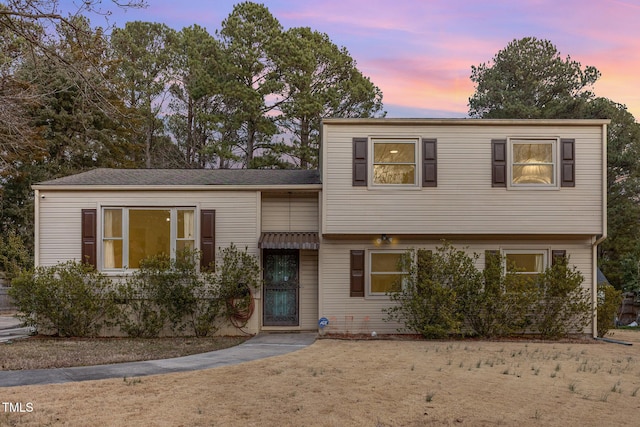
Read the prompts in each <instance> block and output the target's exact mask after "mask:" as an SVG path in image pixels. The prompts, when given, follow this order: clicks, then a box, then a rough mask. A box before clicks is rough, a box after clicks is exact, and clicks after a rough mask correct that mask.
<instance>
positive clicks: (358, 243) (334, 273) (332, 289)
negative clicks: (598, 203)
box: [319, 239, 592, 334]
mask: <svg viewBox="0 0 640 427" xmlns="http://www.w3.org/2000/svg"><path fill="white" fill-rule="evenodd" d="M451 243H452V244H453V245H454V246H455V247H456V248H459V249H464V250H465V251H467V252H468V253H469V254H473V253H474V252H475V253H478V254H479V255H480V257H479V258H478V260H477V267H478V268H479V269H483V268H484V252H485V251H486V250H508V249H512V250H513V249H517V250H545V251H547V252H548V254H549V255H548V256H549V257H550V255H551V250H554V249H556V250H566V251H567V256H568V257H569V263H570V265H575V266H576V267H577V269H578V270H579V271H580V272H581V273H582V275H583V276H584V282H583V285H582V286H583V287H584V288H585V289H587V290H590V289H591V285H592V251H591V242H590V240H589V239H581V240H558V241H541V240H511V241H509V242H508V243H505V242H500V241H496V240H455V241H451ZM439 246H441V242H439V241H427V240H424V241H418V240H416V241H411V242H405V243H402V244H398V245H391V246H389V247H382V246H376V245H375V244H374V243H373V242H372V241H366V240H348V241H346V240H329V239H324V240H323V242H322V246H321V248H320V263H321V264H322V269H321V274H320V283H321V284H322V286H321V288H320V301H319V303H320V312H319V315H320V317H323V316H324V317H326V318H328V319H329V326H328V327H326V328H325V329H324V332H326V333H337V334H345V333H346V334H370V333H371V332H372V331H376V332H377V333H379V334H380V333H384V334H392V333H398V328H402V325H401V324H397V323H395V322H386V321H384V320H383V319H384V317H385V315H384V313H383V312H382V310H383V309H384V308H387V307H389V306H390V304H391V302H390V300H389V298H388V297H386V296H385V297H378V296H368V295H367V289H368V280H369V279H368V268H369V266H368V263H369V253H370V251H372V250H379V249H385V250H386V249H399V250H402V251H404V250H407V249H409V248H424V249H430V250H435V249H436V248H437V247H439ZM355 249H364V250H365V253H366V256H365V271H366V272H367V273H365V274H366V277H367V280H366V282H367V284H366V285H365V297H360V298H354V297H349V272H350V271H349V269H350V264H349V253H350V251H351V250H355ZM588 331H589V329H585V333H586V332H588Z"/></svg>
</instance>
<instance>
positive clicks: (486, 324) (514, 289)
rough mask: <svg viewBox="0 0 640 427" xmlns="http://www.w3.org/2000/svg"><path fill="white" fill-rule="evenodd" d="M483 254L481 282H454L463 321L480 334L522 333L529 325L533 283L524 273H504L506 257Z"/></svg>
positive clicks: (503, 334)
mask: <svg viewBox="0 0 640 427" xmlns="http://www.w3.org/2000/svg"><path fill="white" fill-rule="evenodd" d="M485 257H486V259H485V268H484V270H483V272H482V274H481V282H480V283H477V282H475V281H474V282H462V283H456V284H455V287H456V289H457V292H458V303H459V305H460V310H461V311H462V313H463V315H464V318H465V323H466V325H467V326H468V327H469V328H471V329H472V330H473V332H474V333H475V334H476V335H479V336H482V337H494V336H506V335H512V334H514V333H517V332H521V331H523V330H524V328H526V326H527V324H528V316H527V314H528V312H529V309H530V307H531V304H532V303H533V301H534V299H535V297H536V294H535V286H534V283H533V281H532V280H531V279H530V278H529V277H527V276H526V275H522V274H516V273H515V272H514V271H507V272H506V273H505V272H504V263H505V262H506V260H505V258H504V257H503V256H501V255H500V254H498V253H495V254H494V253H491V252H487V253H486V254H485ZM474 258H477V256H475V257H474ZM507 270H511V269H507Z"/></svg>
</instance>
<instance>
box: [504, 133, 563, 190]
mask: <svg viewBox="0 0 640 427" xmlns="http://www.w3.org/2000/svg"><path fill="white" fill-rule="evenodd" d="M522 141H531V142H532V143H536V142H540V143H544V142H552V144H553V148H552V153H553V181H554V182H553V184H514V183H513V144H514V143H519V142H522ZM559 159H560V138H559V137H554V136H549V137H543V136H540V137H517V136H513V137H509V138H507V188H508V189H510V190H559V189H560V178H561V177H560V164H559V161H560V160H559Z"/></svg>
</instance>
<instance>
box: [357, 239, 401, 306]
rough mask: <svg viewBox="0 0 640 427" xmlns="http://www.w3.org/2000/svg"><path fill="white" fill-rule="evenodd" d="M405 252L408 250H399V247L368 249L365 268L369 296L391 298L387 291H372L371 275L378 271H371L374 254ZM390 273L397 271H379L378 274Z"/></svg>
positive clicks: (399, 273)
mask: <svg viewBox="0 0 640 427" xmlns="http://www.w3.org/2000/svg"><path fill="white" fill-rule="evenodd" d="M405 252H406V250H399V249H387V250H385V249H375V250H368V251H367V257H366V262H365V264H366V265H365V269H366V272H367V277H366V288H367V289H366V296H367V297H371V298H380V299H389V295H387V294H386V293H385V292H372V291H371V276H372V275H373V274H376V273H373V272H372V271H371V267H372V265H373V262H372V258H373V255H374V254H399V255H402V254H404V253H405ZM389 273H395V272H384V273H377V274H389ZM395 274H398V275H401V274H408V272H407V271H405V272H398V273H395Z"/></svg>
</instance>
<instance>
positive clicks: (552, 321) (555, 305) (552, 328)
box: [532, 258, 592, 338]
mask: <svg viewBox="0 0 640 427" xmlns="http://www.w3.org/2000/svg"><path fill="white" fill-rule="evenodd" d="M583 280H584V278H583V276H582V274H580V272H579V271H577V269H576V268H575V267H572V268H570V267H569V266H568V259H566V258H558V259H557V260H556V262H555V263H554V265H553V266H551V267H548V268H547V269H546V270H545V271H544V272H543V273H542V274H541V275H540V276H539V277H538V280H537V292H536V294H537V295H536V299H535V302H534V304H533V310H532V317H533V322H534V323H533V327H534V330H536V331H537V332H539V333H540V334H541V335H542V336H543V337H545V338H559V337H562V336H566V335H568V334H569V333H571V332H577V331H581V330H582V328H583V327H584V325H585V324H586V323H587V322H588V321H589V320H590V319H591V318H592V308H591V296H590V294H589V291H588V290H586V289H584V288H583V287H582V282H583Z"/></svg>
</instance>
